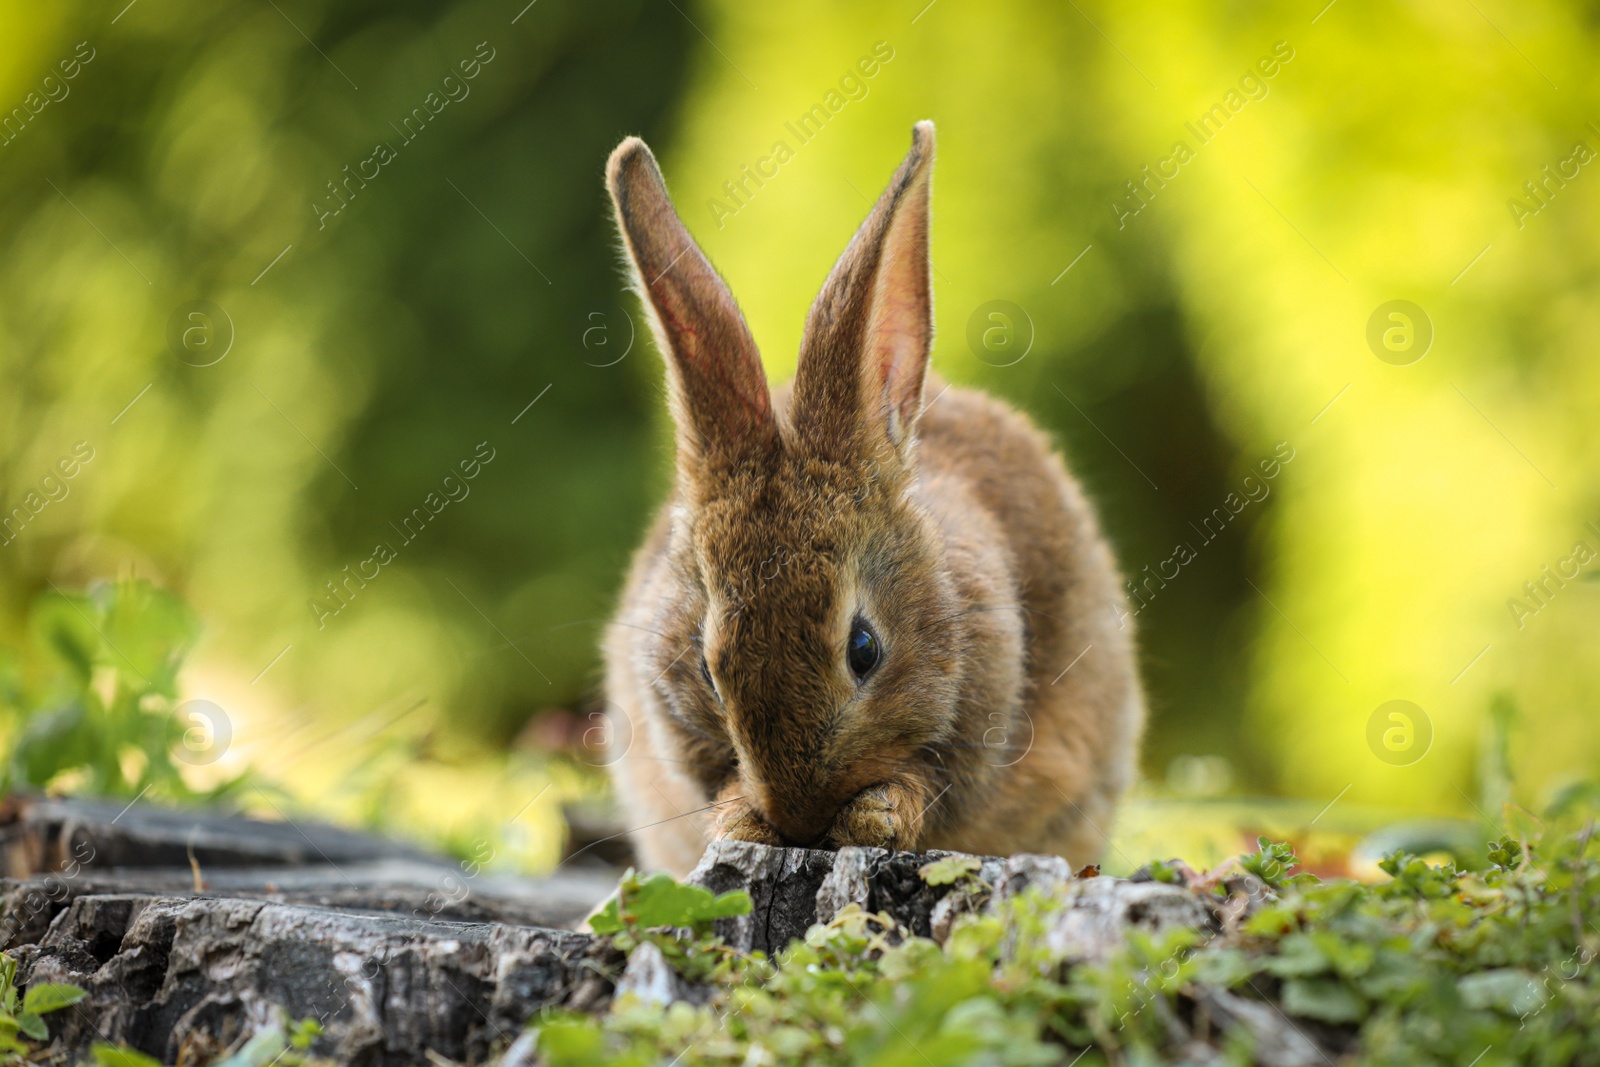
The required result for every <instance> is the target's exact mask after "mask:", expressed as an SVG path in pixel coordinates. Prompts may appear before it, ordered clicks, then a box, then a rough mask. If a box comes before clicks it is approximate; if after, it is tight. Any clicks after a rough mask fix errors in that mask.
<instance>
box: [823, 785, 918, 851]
mask: <svg viewBox="0 0 1600 1067" xmlns="http://www.w3.org/2000/svg"><path fill="white" fill-rule="evenodd" d="M922 811H923V803H922V795H921V794H920V793H919V792H918V791H917V790H916V789H914V788H912V787H910V786H908V785H905V784H902V783H899V782H885V783H884V784H882V785H875V786H873V787H872V788H870V789H864V790H862V791H861V792H860V793H857V794H856V796H855V798H854V799H853V800H851V801H850V803H848V804H846V805H845V806H844V807H843V808H841V809H840V811H839V815H838V818H836V819H835V820H834V823H833V829H832V830H830V831H829V832H828V844H829V845H830V846H832V847H834V848H843V847H844V846H846V845H867V846H870V847H872V848H887V849H911V848H915V847H916V841H917V836H918V834H920V833H921V831H922Z"/></svg>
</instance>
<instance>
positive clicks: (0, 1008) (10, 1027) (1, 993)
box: [0, 953, 85, 1063]
mask: <svg viewBox="0 0 1600 1067" xmlns="http://www.w3.org/2000/svg"><path fill="white" fill-rule="evenodd" d="M16 980H17V961H16V960H14V959H12V958H11V957H10V956H7V955H5V954H4V953H0V1062H6V1063H20V1062H22V1061H23V1060H24V1059H26V1058H27V1056H28V1054H29V1053H30V1052H31V1051H32V1048H31V1046H30V1045H29V1044H28V1043H27V1042H26V1041H24V1040H23V1038H25V1037H26V1038H30V1039H32V1040H34V1041H41V1042H42V1041H48V1040H50V1029H49V1027H47V1026H46V1025H45V1021H44V1019H43V1016H45V1015H48V1014H50V1013H51V1012H53V1011H60V1010H61V1009H62V1008H66V1007H70V1006H71V1005H73V1004H76V1003H77V1002H78V1001H80V1000H82V999H83V998H84V996H85V993H84V991H83V990H82V989H81V988H79V987H78V986H75V985H69V984H67V983H65V982H41V983H39V984H38V985H34V986H30V987H29V988H28V991H27V993H26V994H24V995H23V996H21V997H20V998H19V997H18V995H17V985H16Z"/></svg>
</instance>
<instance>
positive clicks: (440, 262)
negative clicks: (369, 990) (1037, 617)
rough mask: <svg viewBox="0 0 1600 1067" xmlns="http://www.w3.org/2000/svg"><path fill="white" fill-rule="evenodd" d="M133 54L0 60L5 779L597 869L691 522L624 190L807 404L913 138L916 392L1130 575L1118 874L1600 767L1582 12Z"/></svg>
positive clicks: (121, 27)
mask: <svg viewBox="0 0 1600 1067" xmlns="http://www.w3.org/2000/svg"><path fill="white" fill-rule="evenodd" d="M122 3H123V0H116V2H113V3H111V4H109V5H106V4H95V5H90V4H83V3H72V4H59V5H7V6H5V7H3V8H0V40H4V41H5V42H6V47H5V49H4V51H3V54H0V108H3V109H4V111H3V113H0V115H3V118H0V248H3V255H0V292H3V293H4V298H3V299H0V366H3V379H0V507H3V509H4V512H5V514H4V516H3V518H4V523H5V524H4V525H3V526H0V542H3V543H0V644H3V645H4V646H5V651H4V653H3V656H4V658H3V660H0V664H3V666H0V697H3V699H4V702H5V705H6V713H5V714H6V718H5V727H4V730H5V734H6V736H7V737H8V741H7V742H6V746H7V751H8V752H9V753H10V757H9V759H8V764H7V771H6V775H7V779H6V781H7V784H8V785H9V786H11V787H13V788H25V787H31V788H45V787H48V788H50V789H52V790H56V791H80V790H88V791H100V792H111V793H117V794H121V795H128V796H133V795H138V794H140V793H141V792H142V791H144V790H145V788H146V787H149V790H150V791H149V797H148V799H149V800H152V801H155V800H161V799H165V800H169V801H176V800H184V799H189V800H193V799H197V798H202V797H203V796H204V795H205V794H207V793H208V792H213V791H214V792H215V793H216V796H215V797H214V799H215V800H216V801H217V802H220V803H227V804H232V805H236V806H243V807H246V808H248V809H250V810H253V811H256V812H258V813H261V814H264V815H267V816H269V817H279V816H282V815H293V814H297V813H298V814H307V815H318V816H321V817H325V818H331V819H335V820H339V821H344V822H348V823H351V824H357V825H366V826H371V827H375V828H380V829H383V830H385V831H387V832H390V833H394V834H397V835H401V836H406V837H411V838H416V839H420V840H422V841H425V842H428V843H431V844H433V845H435V846H438V847H443V848H448V849H453V850H456V851H463V850H469V849H471V848H472V847H473V845H474V843H476V842H481V841H484V840H488V841H493V842H495V843H496V847H497V849H498V852H497V855H499V856H500V862H502V863H504V864H505V865H507V866H511V867H520V868H523V869H527V870H538V869H544V868H548V867H550V866H551V865H552V864H554V863H556V862H557V861H558V859H559V857H560V856H561V854H562V848H563V835H564V833H565V830H564V821H563V818H562V809H563V806H565V805H570V804H573V803H576V802H580V801H588V802H594V801H599V800H601V799H602V798H603V794H604V792H605V784H604V775H603V774H602V773H601V772H600V771H599V770H598V769H597V768H596V767H595V766H593V764H595V763H597V762H601V761H602V760H603V759H604V758H605V757H603V756H602V755H600V752H601V749H600V747H599V745H598V744H597V743H596V741H597V739H596V737H595V734H594V731H595V730H596V729H597V726H596V720H591V719H590V718H589V715H590V713H591V712H592V711H593V710H594V709H595V707H597V692H598V685H599V671H598V658H597V655H596V646H597V643H598V639H599V636H600V634H601V630H602V628H603V625H604V619H605V618H606V616H607V615H608V613H609V612H610V610H611V608H612V605H613V602H614V599H615V597H616V594H617V590H618V586H619V583H620V579H621V576H622V573H623V570H624V568H625V566H626V564H627V561H628V559H629V555H630V552H631V551H632V549H633V547H634V545H635V544H636V542H637V541H638V539H639V537H640V536H641V533H642V530H643V527H644V524H645V522H646V520H647V517H648V515H649V512H650V510H651V508H652V507H653V506H654V505H655V504H657V503H658V502H659V501H660V499H661V498H662V497H663V495H664V493H665V491H666V487H667V484H668V477H669V468H668V467H667V465H666V461H667V454H666V449H665V447H664V445H665V443H666V441H667V436H666V433H667V426H666V424H665V412H664V406H663V403H662V393H661V367H660V360H659V358H658V357H657V355H656V353H655V352H654V351H653V349H652V347H651V344H650V342H649V340H648V337H647V336H645V335H644V334H643V332H642V331H641V329H640V327H641V326H642V319H641V317H640V315H639V312H638V308H637V306H636V304H635V303H634V300H633V297H632V296H631V295H629V294H627V293H625V292H624V291H623V287H622V278H621V275H620V272H619V270H618V255H617V242H616V238H615V235H614V232H613V229H612V223H611V220H610V214H609V207H608V204H607V202H606V200H605V197H604V190H603V186H602V182H601V175H602V167H603V164H604V160H605V157H606V154H607V152H608V151H609V149H610V148H611V147H612V146H613V145H614V144H615V143H616V142H617V141H618V140H619V139H620V138H621V137H622V136H624V135H626V134H629V133H637V134H640V135H642V136H644V137H645V138H646V139H647V140H648V141H649V142H650V143H651V144H652V146H653V147H654V148H655V149H656V152H657V154H658V155H659V156H660V158H661V160H662V163H663V167H664V169H665V172H666V175H667V179H668V182H669V184H670V185H671V187H672V190H673V193H674V195H675V197H676V199H677V201H678V204H679V206H680V209H681V211H682V212H683V214H684V216H685V218H686V220H687V221H688V224H689V226H690V229H691V230H692V231H693V232H694V233H695V235H696V236H697V237H698V238H699V240H700V241H701V242H702V244H703V246H704V248H705V249H706V251H707V253H708V255H709V256H710V258H711V259H712V261H713V262H715V263H716V264H717V266H718V267H719V268H720V269H721V270H722V272H723V273H724V275H725V276H726V277H727V279H728V281H729V283H730V285H731V286H732V288H733V290H734V292H735V293H736V294H737V295H738V297H739V299H740V301H741V304H742V306H743V308H744V310H745V312H746V315H747V316H748V318H749V320H750V323H751V325H752V328H753V330H754V333H755V335H756V338H757V341H758V343H759V344H760V345H761V347H762V349H763V352H764V354H765V359H766V361H767V367H768V372H769V375H770V376H771V377H773V378H775V379H777V378H781V377H784V376H786V375H788V374H789V373H791V372H792V371H793V368H794V359H795V352H796V349H797V345H798V340H799V335H800V329H801V324H802V321H803V318H804V314H805V311H806V308H807V306H808V304H809V301H810V299H811V297H812V296H813V295H814V294H815V292H816V290H817V288H818V287H819V285H820V284H821V281H822V279H823V277H824V276H825V274H826V273H827V271H828V269H829V267H830V266H831V264H832V261H833V259H834V257H835V256H837V254H838V253H839V252H840V251H841V250H842V249H843V247H844V245H845V243H846V241H847V240H848V238H849V236H850V234H851V233H852V232H853V231H854V229H855V227H856V226H857V225H858V223H859V222H860V220H861V218H862V217H863V216H864V214H865V212H866V211H867V208H868V205H869V203H870V202H871V201H872V200H873V199H874V198H875V197H876V196H877V194H878V192H879V190H880V189H881V188H882V186H883V185H884V183H885V182H886V181H887V179H888V176H889V174H890V173H891V171H892V170H893V168H894V166H895V164H896V163H897V162H898V160H899V159H900V157H901V156H902V155H903V154H904V151H905V149H906V146H907V144H908V140H909V134H910V127H911V124H912V123H913V122H914V121H915V120H917V119H922V118H932V119H933V120H935V121H936V123H937V124H938V131H939V132H938V137H939V146H938V153H939V154H938V163H937V167H936V170H935V177H934V188H935V194H934V232H933V240H934V255H935V264H936V267H937V273H936V276H935V283H936V290H935V292H936V308H937V317H938V327H939V336H938V340H937V343H936V346H935V353H934V365H935V367H936V368H937V370H938V371H939V372H940V373H941V374H943V375H944V376H946V377H947V378H949V379H951V380H953V381H956V382H959V383H962V384H965V385H972V386H978V387H982V388H985V389H988V390H991V391H993V392H995V393H997V394H999V395H1001V396H1004V397H1006V398H1008V399H1010V400H1011V401H1013V402H1015V403H1016V404H1017V405H1019V406H1020V407H1022V408H1023V409H1025V410H1026V411H1028V412H1029V413H1031V414H1032V415H1033V416H1034V417H1035V418H1036V419H1037V420H1038V421H1039V422H1040V423H1041V424H1042V425H1043V426H1045V427H1046V428H1048V429H1049V430H1050V431H1051V433H1053V434H1054V435H1055V437H1056V438H1057V440H1058V441H1059V442H1060V444H1061V447H1062V448H1063V450H1064V451H1065V453H1066V455H1067V457H1068V460H1069V464H1070V465H1071V467H1072V468H1073V469H1074V470H1075V472H1076V473H1077V475H1078V476H1079V478H1080V479H1081V480H1082V481H1083V482H1084V483H1085V484H1086V486H1087V487H1088V489H1089V490H1090V492H1091V494H1092V496H1093V498H1094V499H1095V500H1096V502H1097V503H1098V505H1099V507H1100V509H1101V512H1102V515H1103V518H1104V522H1105V525H1106V527H1107V529H1108V531H1109V534H1110V537H1111V539H1112V541H1113V542H1114V544H1115V547H1116V550H1117V552H1118V555H1119V558H1120V560H1121V562H1122V566H1123V569H1124V571H1125V572H1126V573H1127V575H1128V576H1129V578H1130V580H1132V581H1135V582H1137V583H1138V586H1137V597H1138V599H1137V600H1136V601H1135V604H1136V606H1138V605H1142V606H1140V607H1139V611H1138V615H1137V619H1136V623H1137V625H1138V627H1139V630H1140V634H1141V642H1142V646H1143V659H1142V661H1143V669H1144V677H1145V682H1146V686H1147V688H1148V692H1149V699H1150V705H1151V709H1152V715H1151V722H1150V728H1149V732H1148V737H1147V744H1146V748H1145V755H1144V762H1143V769H1144V781H1143V782H1142V784H1141V785H1140V787H1139V790H1138V796H1137V799H1136V801H1135V802H1134V803H1133V804H1131V805H1130V806H1129V807H1128V809H1127V810H1126V812H1125V814H1124V816H1123V818H1122V820H1121V823H1120V824H1119V826H1118V828H1117V830H1116V832H1115V834H1114V838H1115V842H1116V843H1115V844H1114V845H1113V848H1112V849H1111V850H1110V852H1109V853H1108V857H1107V860H1108V863H1109V864H1111V865H1112V866H1113V867H1116V868H1122V867H1125V866H1127V865H1129V864H1130V863H1132V862H1134V861H1136V860H1142V859H1143V858H1146V857H1147V856H1149V855H1153V854H1156V855H1159V854H1174V853H1179V854H1184V855H1186V856H1189V857H1190V858H1192V859H1194V860H1196V861H1197V862H1204V861H1206V860H1207V859H1208V858H1209V857H1211V856H1212V855H1214V854H1217V853H1219V852H1227V851H1231V850H1234V849H1235V848H1236V847H1237V846H1238V842H1239V841H1240V840H1241V839H1247V838H1248V837H1249V835H1251V834H1253V833H1254V832H1255V830H1257V829H1262V830H1266V829H1272V830H1274V831H1276V832H1282V833H1289V832H1292V833H1298V834H1302V835H1305V834H1314V833H1324V834H1326V835H1328V837H1329V840H1330V842H1332V843H1331V844H1329V845H1328V848H1329V851H1330V853H1333V852H1337V851H1338V850H1339V848H1340V847H1341V846H1340V844H1339V842H1341V841H1342V842H1344V843H1345V844H1346V845H1347V844H1348V842H1349V841H1350V840H1353V839H1354V838H1356V837H1358V836H1359V835H1361V834H1364V833H1367V832H1368V831H1371V830H1372V829H1374V828H1375V827H1378V826H1381V825H1385V824H1389V823H1392V822H1395V821H1397V820H1405V819H1419V818H1454V819H1462V820H1466V822H1465V823H1463V824H1462V825H1467V826H1470V825H1472V823H1473V822H1474V821H1482V819H1483V818H1484V817H1485V816H1486V815H1487V816H1489V817H1493V816H1494V815H1495V814H1496V812H1495V811H1492V810H1489V809H1491V808H1494V807H1497V806H1499V805H1501V804H1503V803H1506V802H1514V803H1520V804H1524V805H1528V806H1533V805H1536V804H1541V803H1544V802H1546V801H1548V800H1549V799H1550V798H1551V797H1552V796H1553V795H1555V794H1556V793H1557V792H1558V791H1559V790H1560V789H1562V788H1564V787H1567V786H1569V785H1571V784H1572V783H1575V782H1580V781H1582V780H1584V779H1585V778H1587V777H1588V776H1591V775H1593V774H1594V773H1595V772H1596V770H1597V757H1600V735H1597V734H1596V731H1594V730H1593V729H1592V728H1591V723H1592V722H1593V721H1594V714H1595V706H1594V701H1593V695H1594V693H1595V692H1596V691H1597V687H1600V658H1597V657H1596V656H1595V654H1594V651H1595V637H1596V626H1597V623H1600V601H1597V598H1600V586H1597V585H1595V584H1593V583H1592V582H1591V581H1590V579H1592V578H1593V577H1594V576H1595V575H1596V574H1600V466H1597V464H1596V462H1595V460H1596V457H1597V455H1600V451H1597V443H1600V442H1597V435H1600V422H1597V420H1596V419H1595V417H1594V415H1595V411H1596V410H1597V404H1600V361H1597V360H1596V358H1595V357H1596V338H1597V336H1600V302H1597V300H1596V295H1597V290H1600V216H1597V213H1596V207H1597V205H1600V168H1597V165H1596V160H1597V159H1600V125H1597V122H1600V97H1597V93H1600V89H1597V85H1596V83H1595V81H1594V79H1593V78H1592V73H1593V57H1594V55H1595V54H1596V47H1597V45H1600V13H1597V10H1596V9H1595V8H1594V7H1593V5H1585V4H1579V3H1575V2H1569V3H1536V4H1527V5H1519V4H1511V3H1507V2H1504V0H1471V2H1462V0H1431V2H1428V0H1424V2H1415V3H1407V4H1401V5H1396V4H1387V3H1385V4H1379V3H1372V2H1364V0H1335V2H1334V3H1331V4H1327V5H1326V6H1324V3H1325V0H1311V2H1309V3H1294V4H1287V3H1271V4H1264V5H1229V6H1226V8H1225V10H1221V9H1216V8H1215V6H1214V5H1203V4H1190V3H1178V4H1173V3H1162V4H1152V3H1141V4H1112V3H1101V2H1090V0H1078V2H1075V3H1073V2H1069V3H1067V4H1065V5H1061V4H1055V3H1042V2H1040V3H1025V2H1014V3H1006V4H973V3H970V2H966V0H934V2H933V3H927V2H926V0H911V2H909V3H892V4H859V3H845V2H843V0H839V2H836V3H831V4H810V5H778V4H755V3H748V2H743V3H734V2H731V0H695V2H690V0H643V2H628V0H586V2H584V3H576V2H572V0H536V2H534V3H527V0H465V2H458V3H449V4H443V5H439V4H432V3H415V2H407V3H394V2H389V3H381V4H380V3H376V2H368V0H359V2H349V3H343V4H338V5H334V4H326V3H318V2H314V0H265V2H257V0H249V2H244V3H204V4H201V3H179V4H171V3H158V2H156V0H135V2H134V3H131V4H128V5H127V6H126V7H123V6H122ZM525 5H526V6H525ZM780 144H781V145H782V146H783V151H782V152H779V151H778V150H777V146H779V145H780ZM750 175H755V177H754V178H752V177H750ZM1397 301H1400V302H1405V303H1400V304H1397V303H1395V302H1397ZM1268 470H1270V471H1272V472H1273V473H1272V475H1271V476H1270V477H1269V476H1267V475H1266V474H1265V473H1264V472H1265V471H1268ZM69 471H70V472H71V473H70V474H69V473H68V472H69ZM374 570H376V572H377V576H376V577H369V578H363V579H361V580H356V579H352V578H350V577H349V575H350V574H351V573H352V572H354V573H356V574H357V575H367V576H370V575H372V574H373V572H374ZM138 580H144V581H148V582H150V583H153V585H154V586H155V587H157V588H159V589H161V590H165V591H168V592H170V593H171V594H172V599H170V600H169V599H167V598H166V597H165V596H160V595H158V594H156V593H154V592H152V591H150V590H149V589H147V588H146V587H144V586H142V585H140V584H138ZM107 581H108V582H110V583H111V584H110V585H99V584H96V583H99V582H107ZM118 583H120V585H119V584H118ZM86 591H87V592H86ZM180 601H181V602H183V603H186V604H187V605H188V609H187V612H186V611H185V609H183V608H182V607H181V605H180V603H179V602H180ZM189 613H192V615H191V614H189ZM63 635H66V636H63ZM73 635H76V636H75V637H74V636H73ZM191 645H192V648H191V649H190V651H189V653H188V656H187V658H186V660H185V661H184V664H183V666H182V669H181V671H180V672H178V673H177V674H176V676H175V678H170V679H169V678H167V677H166V675H165V674H164V673H163V672H168V671H169V668H170V667H171V666H172V662H173V661H172V659H171V656H170V655H169V652H170V651H171V650H173V649H180V648H186V647H189V646H191ZM119 685H120V686H122V687H123V688H122V689H118V688H117V687H118V686H119ZM119 694H120V695H119ZM190 701H204V702H207V703H203V704H190V703H186V702H190ZM1391 701H1406V702H1409V704H1407V705H1390V706H1389V707H1387V708H1386V709H1385V710H1382V711H1380V708H1383V706H1385V705H1388V704H1389V702H1391ZM180 705H181V707H180ZM207 709H210V710H207ZM1397 709H1398V710H1397ZM1396 714H1398V715H1400V716H1401V717H1400V718H1393V717H1392V716H1393V715H1396ZM119 716H120V717H119ZM1375 716H1376V717H1375ZM108 724H109V725H108ZM118 724H120V725H118ZM119 731H121V732H119ZM241 775H245V777H244V778H240V776H241ZM275 812H276V814H275ZM1311 853H1312V854H1313V855H1315V853H1316V849H1315V848H1313V849H1312V850H1311Z"/></svg>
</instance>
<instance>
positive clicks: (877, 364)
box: [867, 183, 933, 422]
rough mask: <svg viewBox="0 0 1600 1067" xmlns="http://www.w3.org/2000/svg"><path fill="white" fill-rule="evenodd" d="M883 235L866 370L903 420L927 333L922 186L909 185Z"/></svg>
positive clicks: (913, 410) (912, 399)
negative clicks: (905, 200)
mask: <svg viewBox="0 0 1600 1067" xmlns="http://www.w3.org/2000/svg"><path fill="white" fill-rule="evenodd" d="M909 199H910V202H909V203H907V204H905V205H904V206H903V208H902V209H901V210H900V211H899V212H897V213H896V216H895V219H894V221H893V223H891V224H890V226H889V232H888V233H887V234H885V235H884V241H883V251H882V259H881V261H880V263H879V267H878V275H877V278H876V279H875V280H874V285H873V301H872V303H873V307H872V325H871V329H870V331H869V333H868V341H867V362H868V364H869V367H870V370H869V373H871V374H873V375H874V377H875V378H876V383H875V384H876V385H877V386H878V389H879V395H881V396H882V397H883V398H884V399H885V401H887V402H888V404H889V405H890V407H891V409H892V410H893V411H896V412H898V414H899V416H900V419H901V420H902V421H903V422H909V421H910V420H912V419H914V418H916V417H917V414H918V413H919V409H920V407H921V401H922V380H923V377H924V375H925V373H926V371H927V365H928V350H929V347H930V342H931V340H932V335H933V322H932V316H933V306H932V305H933V301H932V293H931V291H930V279H929V277H928V187H927V185H926V184H925V183H924V184H920V185H919V186H918V187H916V188H915V189H913V191H912V192H911V196H910V198H909Z"/></svg>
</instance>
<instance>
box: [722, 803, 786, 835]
mask: <svg viewBox="0 0 1600 1067" xmlns="http://www.w3.org/2000/svg"><path fill="white" fill-rule="evenodd" d="M713 833H714V836H715V839H716V840H718V841H753V842H755V843H756V844H758V845H781V844H783V841H782V839H781V838H779V836H778V831H777V830H775V829H773V827H772V824H770V823H768V822H767V820H766V819H764V818H762V817H761V813H760V812H759V811H757V810H756V808H755V805H753V804H751V803H750V802H749V801H747V800H744V799H743V798H740V799H737V800H733V801H730V802H728V803H725V804H722V805H720V806H719V807H718V808H717V821H716V825H715V827H714V828H713Z"/></svg>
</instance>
